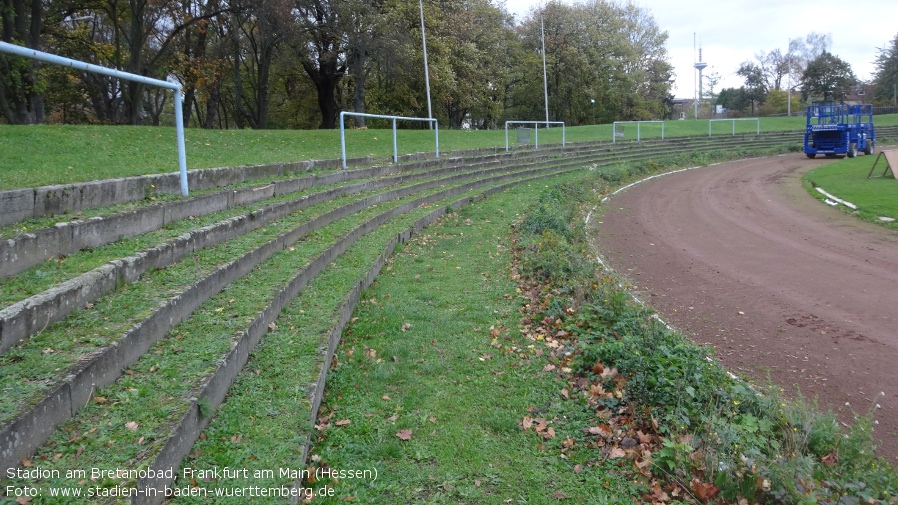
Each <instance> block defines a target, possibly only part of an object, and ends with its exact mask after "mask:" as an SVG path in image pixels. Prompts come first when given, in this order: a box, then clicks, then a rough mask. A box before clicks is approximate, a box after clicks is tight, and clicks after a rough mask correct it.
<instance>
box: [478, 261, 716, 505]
mask: <svg viewBox="0 0 898 505" xmlns="http://www.w3.org/2000/svg"><path fill="white" fill-rule="evenodd" d="M518 260H520V258H519V257H518ZM516 263H517V266H518V268H516V270H517V271H520V268H519V267H520V261H517V262H516ZM514 279H515V281H516V282H517V283H518V289H519V290H520V291H521V293H522V295H523V297H524V299H525V301H526V303H525V304H524V306H523V308H522V313H523V317H522V320H521V329H520V332H521V334H522V335H523V336H524V337H525V338H526V339H527V340H529V341H530V342H532V343H533V344H532V345H535V346H540V349H538V350H537V351H536V355H537V356H541V355H543V354H544V353H545V357H546V358H547V360H548V362H549V363H548V364H547V365H545V366H544V367H543V369H542V370H543V372H545V373H546V374H553V375H555V376H557V377H558V378H559V379H560V380H561V381H562V382H563V383H564V384H566V387H563V388H562V389H561V390H560V391H559V393H558V394H559V395H560V396H561V397H562V398H564V399H565V400H569V401H574V400H576V399H577V398H579V399H580V400H581V401H582V402H585V404H586V405H588V406H589V408H590V409H591V410H592V411H593V412H594V413H595V421H596V422H595V424H594V425H591V426H584V427H583V428H582V430H581V431H582V432H583V434H584V435H585V436H586V442H585V443H584V444H583V445H585V448H586V449H587V450H589V451H591V452H593V453H594V457H593V458H592V459H593V461H594V463H596V464H598V463H601V462H603V461H606V460H616V462H617V465H618V466H619V467H621V468H622V469H629V470H630V471H632V472H634V474H638V475H639V476H641V477H642V478H643V480H644V481H645V482H646V484H647V485H648V488H649V491H648V492H647V493H645V494H643V495H642V496H641V497H640V498H641V500H644V501H645V502H646V503H652V504H656V503H669V502H670V501H671V500H672V499H673V500H679V501H684V502H687V503H688V502H696V501H699V502H707V501H708V500H710V499H712V498H714V497H715V496H716V495H717V493H718V492H719V489H718V488H717V487H716V486H714V485H713V484H710V483H704V482H701V480H699V479H697V478H696V479H693V480H692V481H691V482H689V483H688V484H686V483H683V482H678V481H675V480H670V479H668V478H667V477H668V476H667V475H665V474H664V473H663V472H661V475H656V474H655V472H656V471H658V468H657V467H655V466H654V465H653V464H652V462H653V455H654V453H655V452H657V451H659V450H662V449H663V446H662V437H661V436H659V433H658V423H657V421H656V420H655V419H652V418H650V419H649V420H648V421H639V420H637V419H636V416H635V415H634V411H633V406H632V405H631V404H629V403H628V402H626V401H625V398H626V396H627V395H626V387H627V380H626V378H625V377H623V376H622V375H621V374H619V373H618V371H617V369H616V368H611V367H606V366H604V365H603V364H602V363H601V362H600V361H596V362H595V363H594V364H593V365H592V367H590V368H589V370H588V371H586V372H585V373H584V372H583V371H582V370H581V369H579V367H578V364H577V363H576V362H575V357H576V356H577V355H578V354H579V353H578V348H579V346H578V345H577V338H576V336H574V335H572V334H571V333H569V332H568V331H566V330H565V329H564V328H565V327H567V326H568V323H566V322H565V319H566V318H572V319H573V318H574V316H575V315H576V312H577V309H576V308H575V306H576V305H577V302H576V300H573V299H566V300H565V297H564V296H563V295H562V294H561V293H560V292H559V290H557V289H553V288H552V287H551V286H549V285H547V284H546V283H545V281H543V280H541V279H536V278H532V277H531V278H524V277H522V276H521V275H520V274H517V273H516V274H515V275H514ZM602 281H603V282H611V279H610V278H607V277H606V278H603V279H602ZM559 304H562V305H566V307H565V309H564V311H563V313H562V314H561V315H558V316H557V317H551V316H546V315H544V314H545V313H546V311H547V309H548V308H549V307H550V306H553V305H554V306H558V305H559ZM494 345H496V346H499V345H501V344H499V343H498V342H497V341H496V340H494ZM510 350H511V351H512V352H516V351H517V350H518V349H517V348H515V347H512V348H511V349H510ZM541 414H542V412H541V409H537V408H529V409H528V415H526V416H524V418H523V419H522V421H521V423H520V425H521V428H522V429H523V430H524V431H527V432H532V433H534V434H535V435H536V436H538V437H540V438H542V439H544V440H549V439H552V438H554V437H555V431H554V430H553V429H552V427H551V423H552V421H555V420H547V419H546V418H544V417H540V415H541ZM577 446H578V443H577V442H576V441H575V440H573V439H572V438H567V439H565V440H564V441H563V442H562V444H561V447H562V455H564V454H565V453H566V452H568V451H572V450H576V449H579V448H578V447H577ZM573 471H574V472H575V473H579V472H581V471H583V465H582V464H578V465H575V466H574V468H573Z"/></svg>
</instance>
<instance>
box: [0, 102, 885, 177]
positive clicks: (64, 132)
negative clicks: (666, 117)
mask: <svg viewBox="0 0 898 505" xmlns="http://www.w3.org/2000/svg"><path fill="white" fill-rule="evenodd" d="M742 123H746V124H742ZM749 123H751V122H749V121H742V122H738V124H737V133H739V132H754V129H755V124H754V123H751V124H750V125H748V124H749ZM876 124H877V125H881V126H885V125H895V124H898V114H892V115H886V116H877V117H876ZM727 126H729V125H727ZM804 126H805V120H804V118H803V117H792V118H762V119H761V131H762V132H766V131H787V130H791V131H803V130H804ZM625 128H626V129H625V132H626V135H627V139H635V131H634V130H635V125H627V126H626V127H625ZM721 128H723V129H725V130H726V128H725V127H721ZM641 130H644V131H642V136H643V137H644V138H653V137H660V129H659V128H650V127H649V126H648V125H646V126H643V127H642V128H641ZM0 132H2V134H0V153H2V154H0V190H3V189H16V188H27V187H35V186H43V185H48V184H64V183H71V182H82V181H91V180H98V179H109V178H115V177H127V176H139V175H145V174H147V173H165V172H176V171H177V146H176V145H175V133H174V128H171V127H135V126H71V125H65V126H46V125H44V126H14V125H0ZM707 132H708V122H707V120H698V121H694V120H688V119H687V120H684V121H668V122H666V123H665V131H664V135H665V138H667V137H677V136H688V135H693V136H706V135H707ZM561 133H562V132H561V128H551V129H549V130H548V131H546V130H541V132H540V144H541V145H547V144H549V143H560V142H561ZM726 133H729V130H727V132H726ZM185 136H186V140H187V142H186V146H187V166H188V168H189V169H199V168H214V167H227V166H241V165H259V164H265V163H279V162H295V161H301V160H308V159H334V158H339V157H340V137H339V131H335V130H328V131H322V130H314V131H298V130H201V129H195V128H189V129H187V131H186V132H185ZM510 136H511V134H510ZM346 137H347V155H348V156H349V157H357V156H366V155H373V156H375V157H377V158H379V159H383V160H386V159H388V158H389V157H390V156H391V155H392V146H393V145H392V133H391V131H390V130H386V129H383V130H381V129H374V128H371V129H369V130H353V131H349V132H347V135H346ZM565 137H566V140H567V141H568V142H588V141H603V142H610V141H611V125H592V126H577V127H571V128H567V129H566V131H565ZM510 140H511V141H512V142H513V141H514V138H511V139H510ZM398 146H399V149H400V154H407V153H414V152H433V150H434V138H433V133H432V132H430V131H427V130H400V131H399V132H398ZM504 146H505V132H504V130H477V131H469V130H445V129H444V130H441V131H440V151H441V152H442V153H448V152H450V151H453V150H467V149H475V148H489V147H501V148H504Z"/></svg>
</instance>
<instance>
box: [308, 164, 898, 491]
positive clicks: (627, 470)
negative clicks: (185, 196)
mask: <svg viewBox="0 0 898 505" xmlns="http://www.w3.org/2000/svg"><path fill="white" fill-rule="evenodd" d="M686 164H689V163H686ZM662 166H664V168H666V169H669V167H670V166H669V165H667V164H666V163H664V164H658V163H652V162H648V163H638V164H631V165H628V166H626V167H623V166H622V167H607V168H602V169H598V170H596V171H594V172H592V173H591V174H590V175H587V176H586V177H581V178H578V179H575V180H573V181H572V182H569V183H567V184H564V185H558V186H555V187H553V188H551V189H548V190H542V191H539V192H537V191H535V188H528V189H527V190H526V191H524V190H521V191H520V192H519V193H517V194H515V195H504V196H503V197H502V198H494V199H490V200H488V201H486V202H483V203H479V204H477V205H474V206H471V207H470V208H469V209H464V210H462V211H460V212H459V213H457V214H455V215H453V216H450V217H449V218H446V219H444V220H443V221H442V222H441V223H440V224H439V225H438V226H435V227H433V228H431V229H430V230H428V233H427V234H426V235H423V236H421V237H419V238H417V239H415V240H413V241H412V242H411V243H410V244H408V245H407V246H406V247H405V248H404V249H403V250H402V251H401V252H400V253H399V254H397V255H396V257H395V258H394V260H393V261H392V262H391V268H390V269H389V271H388V273H387V274H386V275H383V274H382V275H381V277H380V278H379V279H378V281H377V282H376V283H375V284H374V285H373V286H372V287H371V288H370V289H369V290H368V291H367V292H366V293H365V294H364V295H363V299H364V300H365V302H363V303H362V304H360V307H359V308H358V309H357V311H356V314H355V317H354V320H353V323H352V325H351V326H350V327H349V328H348V329H347V330H346V331H345V333H344V340H343V343H342V347H341V348H340V349H339V350H338V361H339V366H337V367H336V369H335V370H333V371H332V374H331V376H330V378H329V383H328V397H327V399H326V403H325V405H324V407H323V409H322V412H321V417H320V419H319V425H318V429H319V439H318V441H317V444H316V446H315V449H314V454H313V461H314V462H315V463H314V464H315V466H316V467H318V468H329V469H331V470H340V471H345V470H371V469H377V471H378V474H377V479H376V480H375V479H373V478H371V477H370V476H363V477H362V478H358V479H351V478H350V479H340V480H339V481H337V482H335V481H331V480H324V481H315V482H309V483H308V486H309V487H310V488H313V489H321V488H324V487H325V486H331V487H332V489H333V492H334V499H333V500H334V502H335V503H336V502H337V501H341V500H354V501H357V502H361V503H395V502H410V501H415V502H423V503H456V502H459V501H473V502H477V503H511V502H521V503H545V502H551V501H554V500H558V499H564V498H573V499H575V500H577V501H588V502H599V503H618V502H619V503H633V501H634V500H636V501H641V502H653V503H662V502H669V501H681V502H696V501H702V502H704V501H706V500H712V501H715V502H728V503H736V502H738V501H739V500H740V499H742V498H744V499H746V500H748V502H749V503H755V502H783V503H820V502H833V503H835V502H838V501H839V500H840V499H843V498H844V500H843V501H844V502H845V503H850V502H854V501H856V500H857V499H862V500H866V502H869V503H895V500H896V498H895V497H896V493H898V477H896V475H895V472H894V469H893V468H892V467H891V466H890V465H889V464H888V463H887V462H885V461H883V460H881V459H878V458H875V457H873V456H871V455H872V453H873V451H872V444H873V442H872V439H871V429H870V428H871V426H870V420H869V419H864V418H861V419H858V420H857V423H856V424H855V425H853V426H852V427H851V428H850V429H848V430H842V429H841V427H840V425H839V423H838V422H837V421H836V419H835V417H834V416H833V415H831V414H823V413H820V412H817V411H816V410H815V408H814V407H812V406H810V405H808V404H806V403H805V402H803V401H801V400H800V399H799V400H798V401H787V400H785V399H783V398H781V397H780V395H779V393H780V392H781V390H780V389H779V388H777V387H775V386H770V387H767V388H763V392H762V393H763V394H757V393H756V391H757V388H754V389H753V388H751V387H749V386H747V385H746V384H745V383H743V382H741V381H739V380H734V379H731V378H730V376H729V375H728V374H727V373H726V371H725V370H724V369H723V368H722V367H721V366H719V365H718V364H716V363H715V362H712V361H708V360H707V359H706V357H707V356H708V355H709V354H711V353H712V350H710V349H707V348H704V347H699V346H695V345H693V344H692V343H691V342H690V341H689V340H688V339H687V338H686V337H684V336H683V335H681V334H679V333H678V332H675V331H672V330H669V329H667V328H666V327H665V326H664V325H663V324H662V323H660V322H659V321H658V320H657V319H655V318H654V313H653V311H652V310H651V309H650V308H648V307H644V306H642V305H639V304H637V303H635V302H634V301H633V299H632V298H631V297H630V295H629V294H628V293H627V292H626V290H625V288H623V287H621V286H620V284H619V282H618V280H617V279H616V278H615V276H614V274H613V273H611V272H606V271H603V269H602V267H601V265H599V264H597V263H596V262H595V260H594V259H592V258H593V256H592V255H591V253H590V247H589V245H588V243H587V239H586V237H587V232H586V230H585V227H584V226H583V225H582V223H583V218H584V215H583V212H582V209H584V208H592V207H593V206H594V205H596V204H597V201H598V199H599V196H600V195H601V194H602V193H605V192H607V191H608V189H609V185H612V186H613V185H618V184H620V183H621V182H622V180H625V179H627V178H630V177H633V176H637V175H643V174H648V173H652V172H654V171H657V170H659V169H661V168H662ZM534 199H535V200H536V203H533V204H532V205H527V206H526V207H525V204H526V202H528V201H531V202H532V201H533V200H534ZM514 223H519V225H518V226H517V230H518V231H519V236H518V242H517V245H516V246H513V245H512V240H511V235H512V228H511V226H512V225H513V224H514ZM577 223H581V224H577ZM513 256H514V257H515V258H516V259H514V260H513ZM509 500H511V501H509Z"/></svg>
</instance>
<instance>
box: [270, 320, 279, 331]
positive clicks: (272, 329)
mask: <svg viewBox="0 0 898 505" xmlns="http://www.w3.org/2000/svg"><path fill="white" fill-rule="evenodd" d="M277 327H278V325H276V324H274V321H272V322H270V323H268V329H269V330H271V331H274V330H275V329H276V328H277Z"/></svg>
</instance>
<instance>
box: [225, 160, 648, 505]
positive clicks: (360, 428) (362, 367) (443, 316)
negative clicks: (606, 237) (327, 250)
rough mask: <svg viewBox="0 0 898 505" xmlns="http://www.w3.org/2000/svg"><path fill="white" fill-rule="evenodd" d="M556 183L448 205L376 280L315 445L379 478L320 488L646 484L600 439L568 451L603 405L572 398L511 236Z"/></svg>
mask: <svg viewBox="0 0 898 505" xmlns="http://www.w3.org/2000/svg"><path fill="white" fill-rule="evenodd" d="M564 179H565V178H564V177H559V178H555V179H553V180H551V181H547V183H548V184H554V183H557V182H560V181H562V180H564ZM544 188H545V185H544V184H530V185H527V186H525V187H519V188H514V189H512V190H510V191H507V192H504V193H502V194H499V195H494V196H492V197H490V198H488V199H487V200H485V201H483V202H479V203H476V204H473V205H471V206H468V207H464V208H462V209H461V210H459V211H458V212H457V213H456V214H453V215H450V216H447V217H446V218H444V219H443V220H441V221H440V222H438V223H437V224H435V225H433V226H431V227H430V228H428V229H427V230H425V231H424V232H423V234H422V235H420V236H419V237H417V238H415V239H413V240H411V241H410V242H409V243H407V244H406V245H405V246H404V248H403V249H402V250H401V251H399V252H398V253H397V254H396V255H395V257H394V258H393V259H392V261H391V262H390V263H389V264H388V266H387V267H385V270H384V272H382V273H381V275H380V276H379V277H378V280H377V281H375V283H374V285H372V287H371V288H369V289H368V290H367V291H366V292H365V293H364V295H363V296H362V298H363V300H364V301H363V302H362V303H360V305H359V307H358V308H357V309H356V312H355V314H354V317H353V321H354V322H353V323H352V324H351V325H350V327H348V328H347V329H346V331H345V332H344V339H343V343H342V344H341V347H340V348H339V349H338V351H337V360H338V361H339V365H338V366H337V367H336V368H335V369H334V370H332V371H331V374H330V376H329V378H328V396H327V398H326V400H325V404H324V405H323V408H322V412H321V413H320V423H321V425H323V426H324V427H325V429H323V430H321V431H319V434H318V441H317V444H316V446H315V448H314V451H313V459H315V460H317V463H315V464H316V466H319V467H321V466H323V465H325V464H326V465H329V467H330V468H331V469H338V470H356V471H358V470H373V469H376V470H377V479H376V480H375V479H373V478H370V477H367V476H366V477H365V478H361V479H340V480H339V482H335V481H332V480H330V479H327V480H325V481H318V482H315V483H309V487H310V488H311V489H313V490H315V491H317V490H319V489H321V488H322V487H323V486H325V485H328V486H332V488H333V491H334V496H333V497H332V498H330V499H325V500H323V501H321V502H323V503H342V502H344V501H346V500H350V501H353V502H356V503H413V502H414V503H459V502H463V503H497V504H499V503H548V502H554V501H557V500H560V499H565V498H569V499H572V500H574V501H585V502H589V503H631V499H630V498H629V497H630V496H638V494H639V491H640V489H639V487H638V486H635V485H634V484H633V483H632V480H631V479H630V478H629V477H630V476H629V475H628V474H627V471H626V470H624V469H620V468H618V467H617V466H616V465H613V464H610V463H601V464H592V463H590V462H589V461H588V460H589V458H590V456H591V455H590V454H589V452H590V451H586V450H584V451H574V452H573V456H572V457H568V458H567V459H566V458H564V457H562V456H561V447H562V446H563V445H565V446H571V444H577V443H578V441H579V442H582V441H583V439H584V436H583V433H582V432H581V431H580V428H581V427H582V426H586V425H587V423H589V422H590V421H591V419H589V414H588V412H587V411H586V410H585V409H583V408H582V406H581V405H579V404H578V402H571V401H563V398H562V393H561V389H563V388H564V384H562V383H559V382H557V381H556V379H555V377H556V376H555V374H553V373H547V372H545V371H544V370H543V369H544V367H545V366H546V365H547V363H548V361H547V360H546V359H545V357H541V356H540V355H539V353H537V352H536V350H535V349H534V348H533V347H532V346H530V345H529V342H528V341H526V340H525V339H523V338H521V336H520V334H519V333H518V331H517V324H518V320H519V318H520V314H519V313H518V308H519V305H520V299H519V297H518V296H517V295H516V293H515V285H514V283H513V282H512V281H511V279H510V278H509V273H510V254H509V251H508V247H509V242H508V241H507V236H508V234H509V227H510V224H511V223H512V222H514V221H515V220H516V219H517V218H518V217H519V214H520V213H521V212H522V211H523V210H524V208H525V206H526V205H527V204H528V203H529V202H530V201H532V200H533V199H534V198H535V197H536V196H537V195H538V194H539V193H540V192H541V191H543V190H544ZM493 330H495V333H494V331H493ZM497 344H498V345H501V347H502V349H498V348H497ZM512 349H514V351H512ZM524 416H532V417H536V418H545V419H547V420H548V423H549V425H550V426H551V427H552V430H553V431H552V435H551V436H550V435H547V436H546V437H545V438H544V437H541V436H538V435H536V434H535V433H534V432H533V431H532V430H531V431H529V432H525V431H524V430H522V429H521V426H520V424H519V423H520V422H521V421H522V419H523V418H524ZM325 419H326V420H325ZM400 436H402V437H403V438H408V440H404V439H403V438H400ZM210 438H211V437H210ZM507 500H511V502H509V501H507ZM313 503H319V500H315V501H313Z"/></svg>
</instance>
